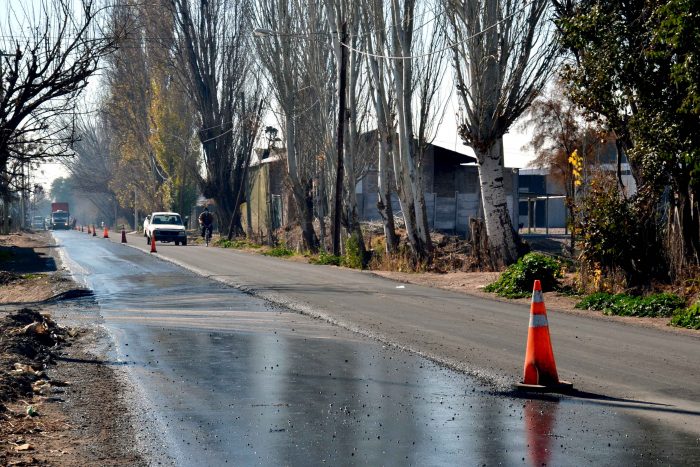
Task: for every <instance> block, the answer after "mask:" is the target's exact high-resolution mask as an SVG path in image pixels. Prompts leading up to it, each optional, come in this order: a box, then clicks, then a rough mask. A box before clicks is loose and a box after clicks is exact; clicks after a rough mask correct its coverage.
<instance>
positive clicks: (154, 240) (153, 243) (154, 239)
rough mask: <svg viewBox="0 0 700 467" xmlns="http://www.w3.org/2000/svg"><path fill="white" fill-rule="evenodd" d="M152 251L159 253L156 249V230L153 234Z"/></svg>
mask: <svg viewBox="0 0 700 467" xmlns="http://www.w3.org/2000/svg"><path fill="white" fill-rule="evenodd" d="M151 253H158V252H157V251H156V231H155V230H154V231H153V233H152V234H151Z"/></svg>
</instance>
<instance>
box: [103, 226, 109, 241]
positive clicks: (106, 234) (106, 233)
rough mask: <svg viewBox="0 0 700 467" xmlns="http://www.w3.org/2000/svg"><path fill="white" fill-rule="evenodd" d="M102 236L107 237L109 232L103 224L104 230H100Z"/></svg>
mask: <svg viewBox="0 0 700 467" xmlns="http://www.w3.org/2000/svg"><path fill="white" fill-rule="evenodd" d="M102 238H109V232H108V231H107V226H106V225H105V230H104V232H102Z"/></svg>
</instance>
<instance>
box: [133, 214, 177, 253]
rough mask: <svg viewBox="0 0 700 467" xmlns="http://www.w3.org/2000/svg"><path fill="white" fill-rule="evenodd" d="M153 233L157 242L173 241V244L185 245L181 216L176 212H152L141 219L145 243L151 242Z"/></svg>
mask: <svg viewBox="0 0 700 467" xmlns="http://www.w3.org/2000/svg"><path fill="white" fill-rule="evenodd" d="M154 233H155V238H156V241H157V242H175V245H183V246H184V245H187V232H186V231H185V226H184V225H182V218H181V217H180V214H178V213H176V212H154V213H152V214H150V215H149V216H146V219H145V220H144V221H143V236H144V237H146V244H148V245H150V244H151V239H152V238H153V234H154Z"/></svg>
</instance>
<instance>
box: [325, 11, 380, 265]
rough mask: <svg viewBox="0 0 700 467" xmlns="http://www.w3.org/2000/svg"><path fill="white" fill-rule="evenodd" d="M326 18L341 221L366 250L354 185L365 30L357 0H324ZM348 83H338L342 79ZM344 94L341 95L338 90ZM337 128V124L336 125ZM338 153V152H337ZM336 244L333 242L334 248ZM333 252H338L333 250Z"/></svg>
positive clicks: (364, 103) (358, 168)
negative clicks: (339, 170)
mask: <svg viewBox="0 0 700 467" xmlns="http://www.w3.org/2000/svg"><path fill="white" fill-rule="evenodd" d="M324 2H325V5H326V12H327V15H326V16H327V19H328V23H329V26H330V28H331V37H332V40H333V52H334V55H335V63H336V66H335V68H336V74H337V88H336V93H337V94H338V97H339V98H338V106H340V105H341V102H342V103H344V108H342V109H339V113H338V116H339V118H340V117H343V119H342V124H343V125H344V128H343V130H342V132H343V133H342V134H343V135H344V138H338V135H335V136H336V138H337V139H338V144H343V145H344V147H343V151H342V158H343V163H344V166H345V170H344V174H343V175H344V176H343V183H344V189H343V190H342V192H343V195H344V196H343V204H344V214H343V216H342V217H343V221H344V224H345V227H346V229H347V231H348V232H349V233H351V234H355V235H356V237H357V239H358V242H359V246H360V249H361V251H363V252H364V251H365V245H364V239H363V237H362V230H361V229H360V220H359V213H358V206H357V195H356V193H355V186H356V185H357V182H358V178H359V177H360V175H361V174H362V173H363V169H364V167H363V166H364V165H366V164H363V162H364V161H365V158H364V157H362V156H363V154H362V150H363V148H364V147H366V145H362V144H360V131H361V123H362V120H363V115H366V113H367V110H368V109H367V107H368V104H369V101H368V99H367V97H368V96H367V93H368V90H367V84H368V82H367V80H366V79H365V78H366V77H365V76H363V66H362V65H363V61H364V60H363V56H362V54H361V53H360V49H361V48H364V42H365V36H366V35H365V34H363V33H361V27H362V21H361V13H362V10H361V8H360V3H359V2H352V1H348V0H324ZM345 82H346V83H347V85H343V86H341V83H345ZM341 92H342V93H344V95H343V96H342V98H341V96H340V93H341ZM337 128H338V131H340V130H341V129H340V127H337ZM339 157H340V155H339ZM335 248H336V245H334V250H335ZM334 253H337V252H335V251H334Z"/></svg>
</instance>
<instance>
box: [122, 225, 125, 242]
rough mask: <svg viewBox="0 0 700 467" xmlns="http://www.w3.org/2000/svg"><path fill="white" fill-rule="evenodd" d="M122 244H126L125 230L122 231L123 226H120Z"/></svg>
mask: <svg viewBox="0 0 700 467" xmlns="http://www.w3.org/2000/svg"><path fill="white" fill-rule="evenodd" d="M122 243H126V230H124V226H123V225H122Z"/></svg>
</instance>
